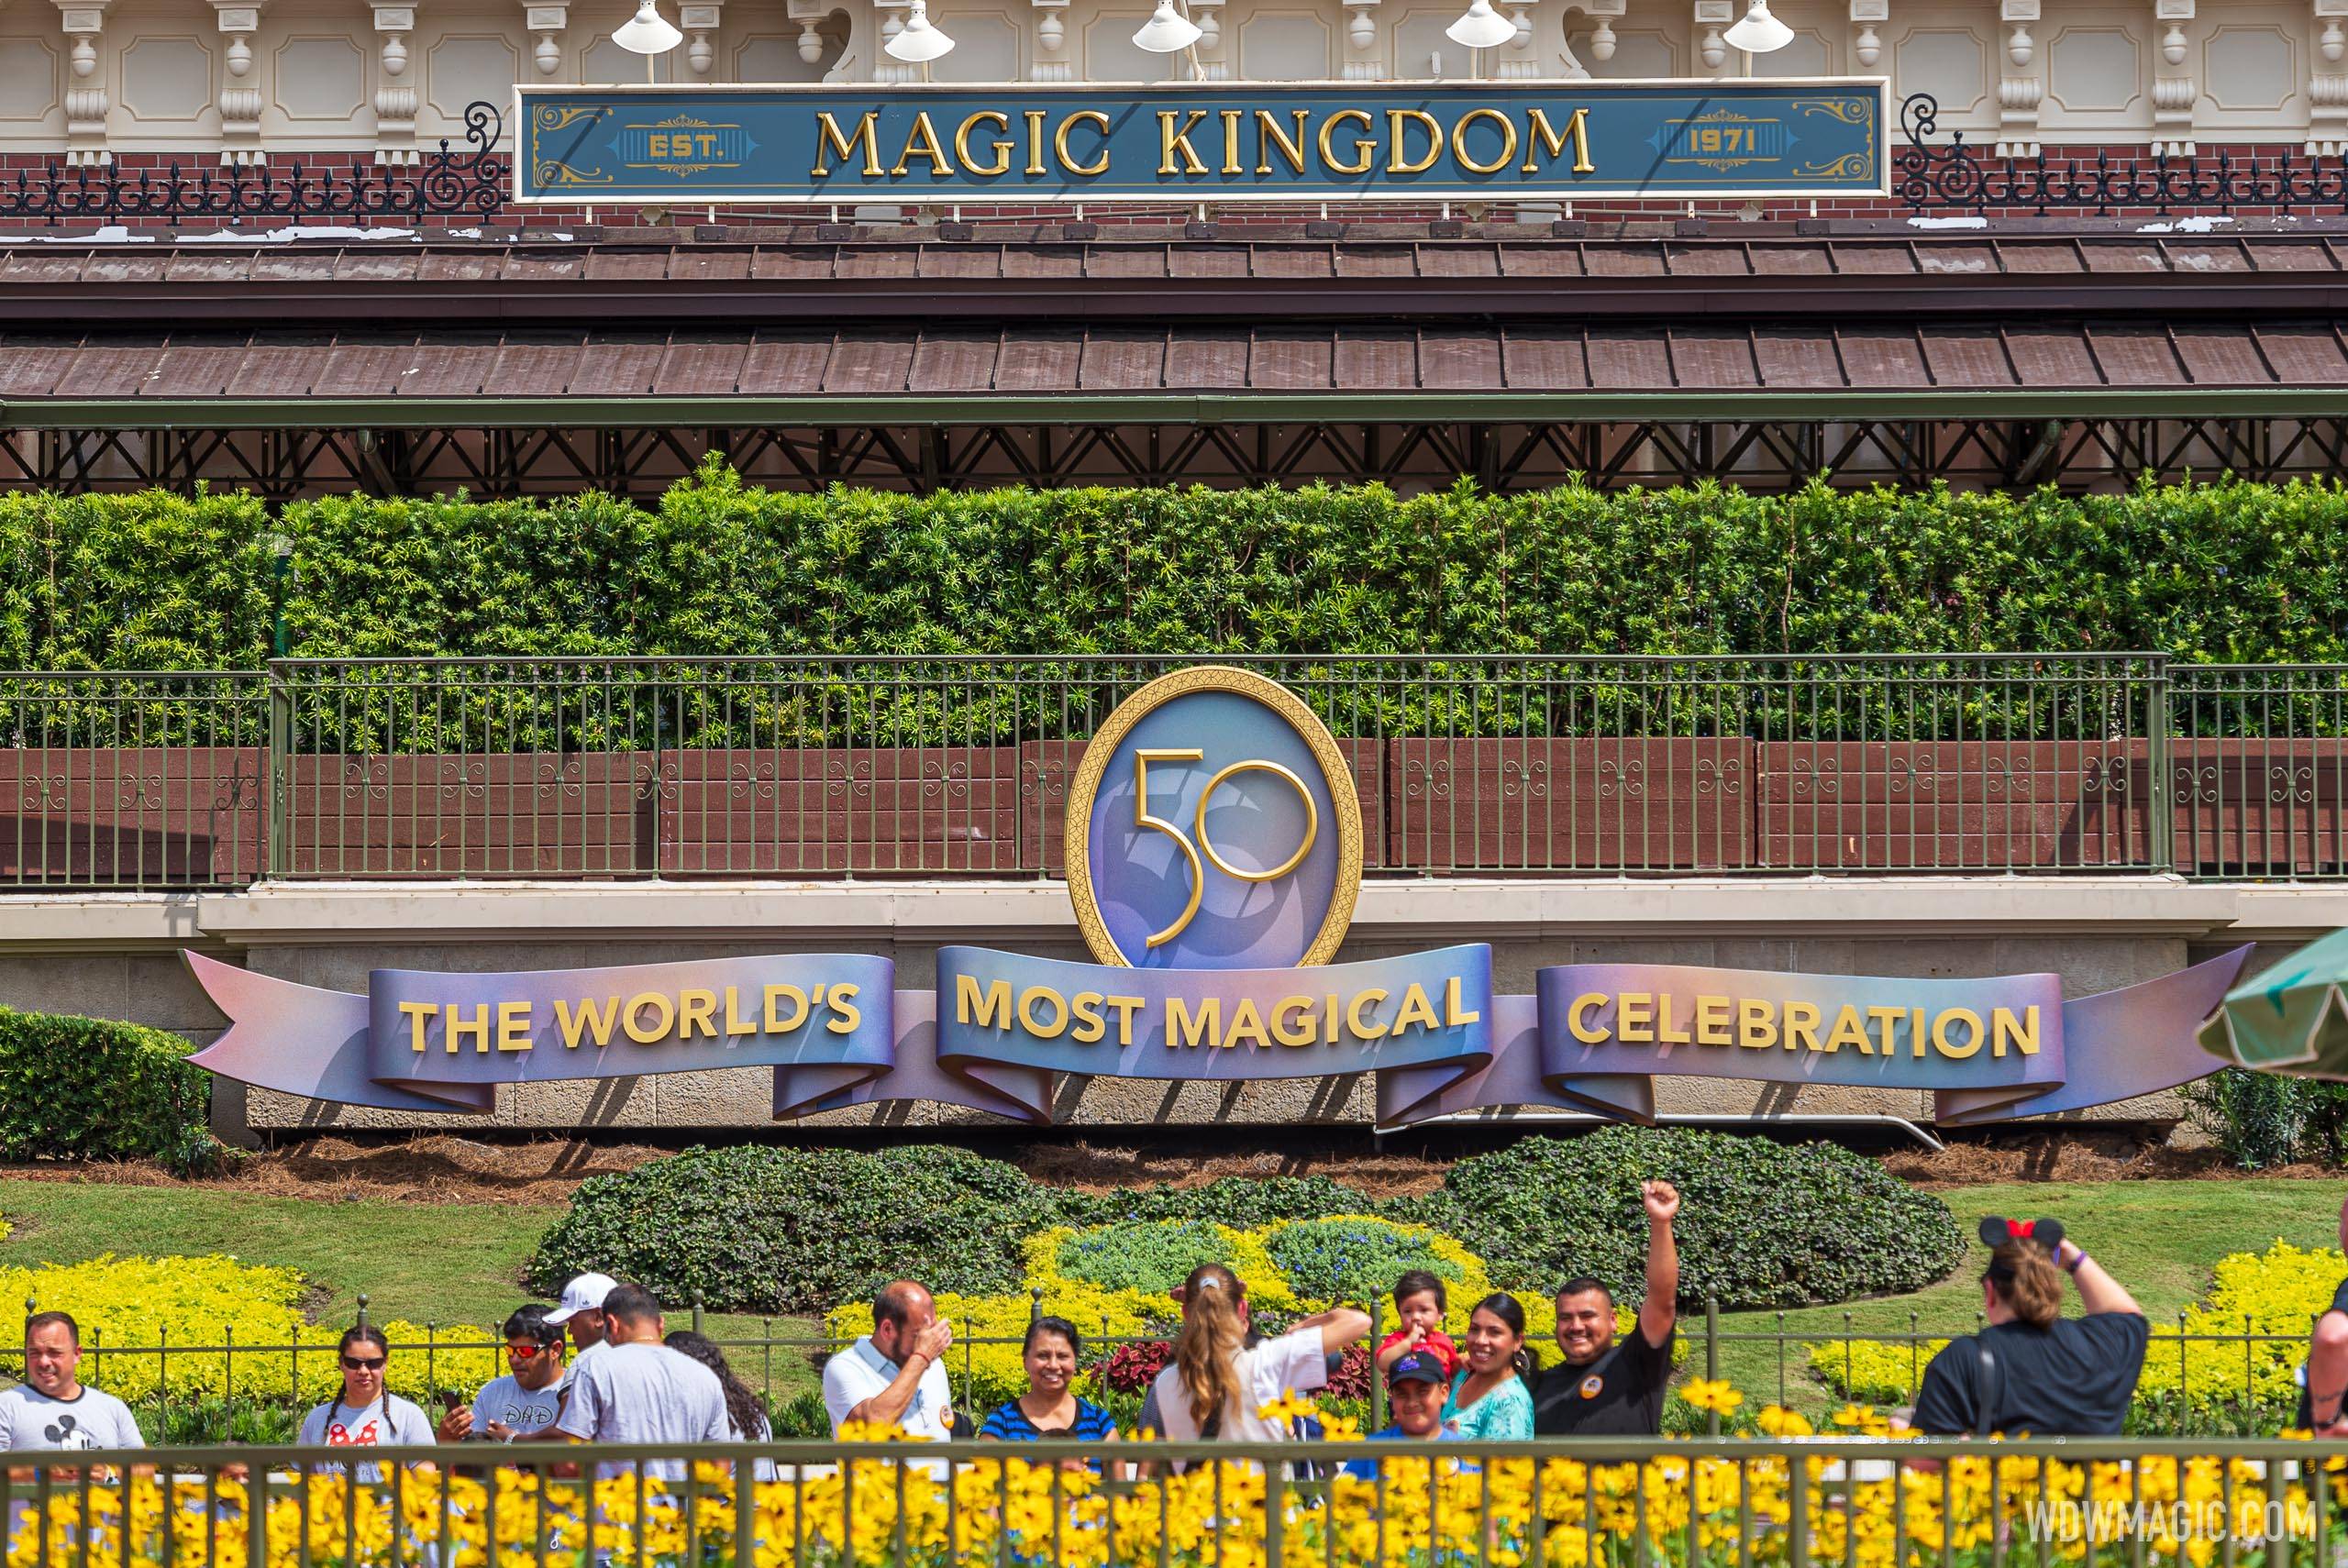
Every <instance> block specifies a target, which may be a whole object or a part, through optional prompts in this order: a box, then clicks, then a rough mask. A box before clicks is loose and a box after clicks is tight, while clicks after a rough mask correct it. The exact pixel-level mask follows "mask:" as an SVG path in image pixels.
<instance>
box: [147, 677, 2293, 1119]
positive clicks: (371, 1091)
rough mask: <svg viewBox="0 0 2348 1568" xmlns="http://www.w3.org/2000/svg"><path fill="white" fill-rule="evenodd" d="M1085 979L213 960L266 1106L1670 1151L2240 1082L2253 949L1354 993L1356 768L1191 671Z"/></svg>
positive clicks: (1320, 734)
mask: <svg viewBox="0 0 2348 1568" xmlns="http://www.w3.org/2000/svg"><path fill="white" fill-rule="evenodd" d="M1066 832H1067V864H1068V866H1069V898H1070V900H1071V902H1072V903H1073V905H1074V907H1075V913H1076V919H1077V924H1078V926H1079V928H1080V931H1081V932H1082V933H1083V936H1084V941H1085V944H1086V945H1087V946H1088V947H1089V948H1090V949H1091V955H1092V960H1093V961H1092V962H1091V963H1082V962H1072V961H1069V960H1066V959H1047V958H1039V957H1035V956H1032V955H1024V954H1017V953H1009V952H1002V951H999V950H996V949H993V948H988V947H978V946H959V945H958V946H948V947H945V948H942V949H940V950H939V952H938V955H937V966H936V983H935V984H934V985H930V986H925V987H917V988H907V989H900V988H897V986H896V984H895V972H894V968H893V966H892V964H891V962H890V961H889V960H888V959H885V958H881V957H877V956H873V955H858V954H792V955H778V956H771V957H748V958H715V959H704V960H693V961H688V962H683V963H668V964H650V965H639V966H622V967H607V968H598V969H559V970H540V971H528V972H518V973H504V974H449V973H440V972H435V971H423V970H404V969H385V970H377V971H375V972H374V974H373V975H372V976H371V977H370V983H369V987H368V990H367V993H366V994H365V995H363V996H362V995H357V994H353V993H349V992H343V991H330V990H320V989H316V988H310V987H305V986H297V985H293V984H290V983H288V982H286V981H283V980H279V979H273V978H271V977H268V976H265V975H260V974H257V973H254V972H251V971H249V970H246V969H239V968H236V967H233V966H229V965H226V964H222V963H219V962H217V961H216V960H213V959H210V958H205V957H203V956H200V955H195V954H193V953H191V954H189V955H187V962H188V964H189V965H190V966H191V967H193V968H194V972H195V976H196V978H197V979H198V981H199V982H200V983H201V984H202V985H203V986H204V988H205V990H206V991H207V992H209V993H210V995H211V996H212V999H214V1001H216V1002H217V1003H218V1004H219V1006H220V1008H221V1010H223V1011H224V1012H226V1013H227V1015H228V1019H229V1028H228V1030H227V1032H226V1033H225V1034H223V1035H222V1036H221V1037H220V1039H218V1040H217V1041H216V1042H215V1043H213V1044H211V1045H209V1046H207V1047H205V1049H204V1050H203V1051H201V1052H199V1053H197V1054H196V1055H195V1056H194V1058H193V1060H194V1061H195V1062H196V1063H197V1064H198V1065H199V1066H204V1067H206V1068H209V1069H210V1070H211V1071H213V1072H216V1073H220V1074H224V1075H226V1076H227V1077H234V1078H239V1079H242V1080H244V1081H245V1082H247V1083H251V1084H256V1085H259V1086H261V1087H263V1088H272V1089H278V1090H282V1091H283V1092H286V1093H290V1094H294V1095H300V1096H305V1097H308V1098H313V1099H326V1100H335V1101H341V1102H345V1103H349V1104H357V1105H368V1106H377V1107H382V1108H387V1109H393V1110H453V1111H470V1112H475V1113H485V1112H488V1111H490V1110H493V1109H494V1107H495V1104H496V1096H497V1091H498V1088H499V1086H501V1085H505V1084H516V1083H528V1082H543V1081H548V1080H553V1079H566V1078H612V1077H640V1076H643V1075H647V1074H653V1073H671V1072H692V1071H701V1070H706V1069H710V1068H717V1067H745V1066H759V1067H768V1068H770V1069H772V1072H773V1075H774V1102H773V1110H774V1114H775V1116H776V1117H777V1118H778V1119H788V1118H793V1117H798V1116H803V1115H805V1114H807V1113H809V1112H812V1111H816V1110H836V1109H840V1108H842V1107H847V1106H854V1105H861V1104H870V1103H876V1102H881V1101H893V1100H914V1099H925V1100H935V1101H940V1102H944V1103H947V1104H954V1105H962V1106H968V1107H970V1108H973V1109H976V1110H985V1111H990V1112H993V1113H995V1114H998V1115H1002V1116H1005V1117H1009V1118H1012V1119H1014V1120H1018V1121H1031V1122H1047V1121H1050V1120H1051V1119H1052V1107H1053V1105H1054V1103H1055V1101H1056V1099H1057V1098H1058V1091H1059V1090H1060V1088H1061V1087H1062V1085H1063V1082H1064V1081H1065V1080H1069V1079H1077V1080H1081V1079H1086V1078H1092V1077H1122V1078H1148V1079H1161V1080H1183V1079H1193V1078H1195V1079H1206V1080H1213V1081H1222V1082H1229V1081H1235V1080H1246V1079H1271V1078H1324V1077H1337V1076H1345V1075H1352V1074H1358V1073H1369V1074H1373V1075H1375V1077H1376V1082H1377V1091H1378V1093H1377V1098H1378V1114H1379V1121H1380V1122H1381V1123H1382V1124H1386V1125H1397V1124H1401V1123H1407V1122H1410V1121H1420V1120H1423V1119H1425V1118H1427V1117H1430V1116H1436V1115H1444V1114H1448V1113H1455V1112H1459V1111H1467V1110H1479V1109H1484V1108H1499V1107H1515V1106H1553V1107H1561V1108H1568V1109H1574V1110H1590V1111H1596V1112H1598V1113H1600V1114H1602V1115H1607V1116H1612V1117H1617V1118H1620V1119H1622V1120H1625V1121H1651V1120H1652V1119H1653V1117H1654V1111H1655V1091H1654V1082H1655V1078H1656V1077H1658V1076H1682V1077H1727V1078H1745V1079H1757V1080H1765V1081H1770V1082H1781V1083H1789V1084H1826V1085H1840V1086H1847V1087H1860V1088H1900V1089H1918V1090H1928V1091H1930V1092H1931V1093H1932V1094H1933V1107H1934V1115H1935V1118H1936V1120H1938V1121H1941V1122H1943V1123H1944V1124H1959V1125H1961V1124H1973V1123H1981V1122H1989V1121H2006V1120H2010V1119H2012V1118H2014V1117H2020V1116H2036V1115H2043V1114H2046V1113H2049V1112H2054V1111H2064V1110H2078V1109H2081V1108H2084V1107H2087V1106H2091V1105H2099V1104H2103V1103H2106V1102H2108V1101H2111V1100H2117V1099H2127V1098H2130V1097H2132V1096H2135V1095H2140V1094H2147V1093H2151V1092H2154V1091H2155V1090H2159V1089H2165V1088H2174V1087H2175V1086H2176V1085H2178V1084H2180V1083H2185V1082H2187V1081H2189V1080H2191V1079H2194V1078H2198V1077H2205V1076H2207V1075H2208V1074H2210V1073H2211V1072H2214V1071H2216V1070H2217V1068H2218V1066H2220V1064H2219V1061H2218V1059H2217V1058H2216V1057H2214V1056H2212V1055H2209V1054H2208V1053H2206V1052H2204V1051H2203V1050H2202V1048H2201V1046H2200V1044H2199V1043H2198V1040H2197V1038H2196V1032H2197V1030H2198V1027H2199V1026H2200V1024H2201V1021H2202V1020H2203V1019H2205V1018H2207V1017H2208V1016H2210V1013H2211V1012H2212V1011H2214V1010H2216V1008H2217V1007H2218V1004H2219V1002H2220V1001H2221V999H2222V998H2223V997H2224V996H2225V993H2226V991H2227V990H2228V988H2230V987H2231V986H2232V984H2233V982H2234V979H2235V977H2236V976H2237V975H2238V974H2239V972H2240V970H2241V967H2242V964H2243V958H2244V956H2245V955H2247V953H2248V952H2249V949H2248V948H2246V947H2245V948H2242V949H2239V950H2237V951H2235V952H2233V953H2230V954H2227V955H2224V956H2222V957H2219V958H2213V959H2210V960H2209V961H2207V962H2205V963H2202V964H2199V965H2197V966H2194V967H2192V968H2189V969H2185V970H2180V971H2178V972H2177V973H2175V974H2172V975H2168V976H2165V977H2162V978H2159V979H2156V980H2152V981H2148V982H2145V983H2144V984H2142V985H2137V986H2131V987H2128V988H2125V989H2121V990H2117V991H2109V992H2105V993H2103V994H2101V995H2099V996H2092V997H2086V998H2081V999H2073V1000H2066V999H2064V998H2063V996H2062V992H2061V987H2060V983H2059V981H2058V978H2057V977H2055V976H2054V975H2047V974H2036V975H2011V976H2002V977H1984V978H1975V979H1906V978H1891V977H1863V976H1843V975H1808V974H1775V973H1764V972H1756V971H1745V970H1732V969H1715V968H1706V967H1696V966H1683V965H1662V964H1568V965H1559V966H1554V967H1549V968H1545V969H1542V970H1540V971H1539V972H1538V973H1537V974H1536V975H1535V976H1534V991H1533V993H1532V994H1530V995H1506V994H1501V993H1498V992H1495V991H1494V989H1493V987H1492V953H1491V949H1490V946H1488V945H1486V944H1481V943H1470V944H1461V945H1457V946H1452V947H1444V948H1437V949H1434V950H1431V951H1426V952H1419V953H1408V954H1402V955H1396V956H1389V957H1381V958H1371V959H1365V960H1358V961H1355V962H1351V963H1343V964H1340V963H1335V962H1333V961H1332V960H1334V959H1335V955H1336V953H1337V949H1338V946H1339V944H1341V943H1342V942H1343V941H1344V939H1345V936H1346V930H1347V928H1348V926H1349V924H1350V922H1351V921H1352V916H1353V911H1354V905H1355V900H1356V897H1357V893H1358V891H1359V889H1360V885H1361V871H1362V861H1363V844H1362V823H1361V811H1360V806H1359V803H1358V801H1357V797H1356V794H1355V787H1354V781H1353V774H1352V771H1351V769H1350V767H1348V766H1347V764H1346V757H1345V755H1344V753H1343V752H1342V751H1341V750H1340V748H1339V747H1338V745H1337V743H1336V741H1335V739H1333V738H1332V737H1331V735H1330V734H1329V732H1328V731H1327V730H1326V729H1325V728H1324V726H1323V724H1322V723H1321V721H1320V720H1319V719H1318V718H1317V717H1316V716H1315V715H1314V714H1313V712H1312V711H1311V710H1310V709H1309V708H1307V707H1306V706H1305V704H1304V703H1303V702H1302V701H1300V700H1299V699H1298V698H1297V697H1296V696H1295V695H1294V694H1293V693H1291V692H1290V691H1289V690H1286V689H1285V688H1283V687H1281V686H1279V685H1277V684H1275V683H1274V682H1272V681H1269V680H1267V679H1263V678H1262V677H1260V676H1257V675H1253V674H1250V673H1248V672H1246V671H1244V670H1238V669H1231V668H1222V667H1216V666H1202V667H1200V668H1191V669H1186V670H1182V671H1179V672H1177V673H1175V674H1172V675H1168V676H1165V677H1163V678H1161V679H1157V680H1154V681H1152V682H1150V683H1149V684H1148V685H1146V686H1145V687H1143V688H1141V689H1140V690H1138V691H1136V692H1135V693H1134V694H1133V695H1132V696H1131V697H1130V698H1128V699H1127V700H1126V701H1124V703H1123V704H1122V705H1121V706H1120V707H1119V708H1118V709H1117V710H1116V711H1115V712H1113V713H1112V714H1111V715H1110V717H1109V719H1108V721H1107V723H1105V724H1103V726H1102V729H1101V730H1100V732H1099V733H1098V734H1095V735H1094V736H1093V738H1092V740H1091V743H1090V745H1088V746H1087V748H1086V750H1085V753H1084V756H1083V757H1082V759H1081V761H1080V764H1079V766H1078V768H1077V772H1076V775H1075V778H1074V780H1073V783H1072V785H1071V788H1070V790H1069V801H1068V821H1067V829H1066Z"/></svg>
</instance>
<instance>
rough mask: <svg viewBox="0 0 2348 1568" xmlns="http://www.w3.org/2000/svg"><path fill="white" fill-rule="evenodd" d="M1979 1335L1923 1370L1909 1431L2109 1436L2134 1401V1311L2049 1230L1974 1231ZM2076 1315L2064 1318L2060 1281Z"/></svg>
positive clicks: (2006, 1226)
mask: <svg viewBox="0 0 2348 1568" xmlns="http://www.w3.org/2000/svg"><path fill="white" fill-rule="evenodd" d="M1981 1241H1982V1244H1983V1245H1985V1246H1987V1247H1988V1249H1989V1264H1988V1267H1987V1268H1985V1269H1983V1270H1982V1271H1981V1315H1982V1316H1983V1317H1984V1318H1986V1319H1988V1327H1987V1328H1985V1329H1983V1330H1982V1331H1980V1332H1979V1333H1978V1334H1966V1335H1965V1336H1963V1337H1962V1338H1959V1339H1954V1340H1951V1341H1950V1342H1948V1344H1947V1346H1946V1347H1945V1348H1944V1349H1943V1350H1942V1352H1941V1353H1940V1354H1938V1355H1936V1356H1934V1357H1933V1361H1932V1364H1931V1365H1929V1366H1927V1367H1925V1368H1924V1386H1923V1388H1922V1390H1921V1391H1920V1392H1919V1393H1918V1394H1917V1396H1916V1415H1915V1419H1914V1421H1913V1422H1912V1423H1911V1424H1912V1425H1913V1426H1914V1427H1915V1428H1916V1430H1919V1431H1922V1432H1924V1433H1926V1434H1928V1435H1930V1436H1933V1437H1961V1436H1965V1435H1967V1434H1977V1435H1979V1436H1982V1437H1988V1435H1990V1434H1991V1433H1993V1432H2006V1433H2010V1434H2013V1435H2015V1436H2020V1435H2021V1434H2023V1433H2028V1434H2029V1435H2030V1436H2032V1437H2115V1436H2117V1435H2119V1432H2120V1425H2121V1421H2122V1420H2124V1419H2126V1418H2127V1415H2128V1402H2129V1400H2130V1399H2132V1398H2133V1397H2135V1393H2136V1376H2137V1375H2138V1374H2139V1373H2141V1372H2142V1371H2143V1368H2144V1341H2145V1338H2146V1336H2147V1335H2148V1334H2149V1333H2150V1332H2151V1325H2150V1324H2148V1323H2147V1322H2145V1320H2144V1313H2143V1309H2142V1308H2140V1307H2138V1306H2137V1305H2136V1301H2135V1297H2132V1296H2130V1295H2129V1294H2128V1292H2127V1290H2126V1289H2125V1288H2123V1287H2122V1286H2121V1284H2120V1282H2119V1281H2118V1280H2116V1279H2114V1278H2112V1277H2111V1275H2108V1274H2106V1273H2104V1272H2103V1268H2102V1265H2100V1264H2098V1263H2097V1262H2096V1261H2095V1260H2094V1259H2093V1258H2091V1257H2089V1256H2088V1254H2087V1253H2085V1252H2083V1251H2081V1250H2080V1248H2079V1244H2078V1243H2077V1242H2074V1241H2071V1240H2069V1239H2068V1238H2067V1237H2066V1236H2065V1235H2064V1234H2063V1227H2062V1225H2061V1223H2060V1222H2059V1221H2057V1220H1999V1219H1989V1220H1982V1221H1981ZM2065 1274H2068V1275H2070V1276H2071V1283H2072V1284H2073V1285H2075V1286H2077V1287H2078V1292H2079V1305H2080V1306H2081V1307H2082V1308H2084V1309H2086V1316H2084V1317H2079V1318H2066V1317H2064V1316H2063V1315H2062V1314H2063V1275H2065Z"/></svg>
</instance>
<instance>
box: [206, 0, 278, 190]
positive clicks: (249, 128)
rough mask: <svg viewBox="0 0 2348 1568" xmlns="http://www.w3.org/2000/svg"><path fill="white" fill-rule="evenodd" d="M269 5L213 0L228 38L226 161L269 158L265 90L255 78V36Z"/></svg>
mask: <svg viewBox="0 0 2348 1568" xmlns="http://www.w3.org/2000/svg"><path fill="white" fill-rule="evenodd" d="M267 5H268V0H238V3H237V4H233V5H230V4H224V3H223V0H212V11H213V15H214V16H215V17H217V18H218V20H219V24H220V36H221V37H222V38H223V39H226V40H227V49H226V50H225V59H224V61H223V67H224V72H225V74H223V75H222V77H221V79H220V98H219V106H220V161H221V162H223V163H230V164H237V163H260V162H265V161H267V155H266V154H265V153H263V152H262V151H261V149H260V104H261V92H260V86H259V84H257V83H254V82H253V81H252V80H251V78H252V72H253V44H252V39H253V35H254V34H255V33H257V32H259V31H260V14H261V12H262V11H263V10H264V9H265V8H266V7H267Z"/></svg>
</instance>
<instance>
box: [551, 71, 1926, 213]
mask: <svg viewBox="0 0 2348 1568" xmlns="http://www.w3.org/2000/svg"><path fill="white" fill-rule="evenodd" d="M515 92H516V95H517V97H518V100H519V101H518V105H517V117H516V120H515V123H516V124H517V125H518V126H520V127H521V145H520V149H519V151H518V154H517V156H516V157H515V160H514V181H515V190H514V195H515V200H516V201H518V202H523V203H541V204H543V203H549V202H559V203H563V204H572V205H580V204H586V205H593V204H626V203H644V202H670V201H681V202H728V203H777V204H785V203H801V204H808V203H814V204H823V203H837V204H850V203H873V202H886V203H919V204H936V203H960V202H976V203H993V202H1003V203H1014V204H1032V203H1048V204H1063V203H1076V202H1103V201H1112V200H1115V201H1151V202H1179V203H1186V204H1187V203H1202V202H1217V203H1228V202H1264V201H1285V202H1295V201H1310V202H1340V201H1426V200H1439V201H1448V200H1469V201H1476V200H1481V201H1494V200H1535V199H1551V200H1558V199H1562V200H1573V199H1576V198H1590V197H1598V196H1614V197H1624V196H1631V197H1642V196H1644V197H1662V198H1671V199H1682V198H1695V197H1707V196H1710V197H1721V196H1755V197H1759V196H1775V197H1805V196H1869V195H1873V196H1881V195H1887V194H1888V193H1889V191H1890V160H1889V155H1888V137H1887V134H1886V123H1885V122H1886V115H1887V109H1888V95H1887V94H1888V83H1886V82H1885V81H1884V80H1883V79H1881V78H1864V79H1849V80H1821V81H1806V82H1761V81H1726V82H1525V81H1515V82H1479V83H1299V84H1291V83H1246V84H1217V83H1157V84H1155V85H1150V86H1115V87H1110V86H1097V85H1092V84H1089V83H1073V84H1067V85H1043V84H1037V83H1009V84H1004V85H1000V86H965V85H951V86H948V85H935V86H933V85H927V84H923V85H890V86H867V85H852V86H851V85H841V86H820V87H819V86H807V87H797V86H755V85H743V86H717V85H709V86H676V87H553V86H537V85H533V84H528V83H526V84H524V85H522V86H520V87H518V88H516V89H515Z"/></svg>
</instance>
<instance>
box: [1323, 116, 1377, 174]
mask: <svg viewBox="0 0 2348 1568" xmlns="http://www.w3.org/2000/svg"><path fill="white" fill-rule="evenodd" d="M1346 120H1356V121H1358V122H1359V123H1360V125H1361V128H1362V134H1361V135H1360V136H1357V137H1356V138H1354V160H1353V161H1352V162H1351V163H1341V162H1339V161H1338V160H1337V155H1336V153H1335V151H1333V150H1332V149H1330V146H1329V138H1331V136H1333V135H1334V134H1335V131H1336V129H1337V127H1338V126H1339V125H1340V124H1342V123H1343V122H1345V121H1346ZM1371 128H1372V127H1371V124H1370V118H1369V111H1368V110H1367V109H1339V110H1338V111H1337V112H1336V113H1335V114H1334V115H1331V116H1329V117H1328V118H1327V119H1325V120H1323V121H1322V122H1321V134H1320V135H1319V136H1317V137H1315V138H1313V140H1314V144H1315V145H1316V146H1318V147H1319V148H1320V149H1321V161H1322V162H1324V163H1325V164H1327V165H1328V166H1329V171H1330V172H1331V173H1333V174H1367V173H1368V172H1369V163H1370V159H1371V158H1372V157H1373V156H1374V155H1375V154H1376V153H1377V151H1378V141H1377V138H1374V137H1372V136H1371V135H1370V134H1369V132H1370V130H1371Z"/></svg>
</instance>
